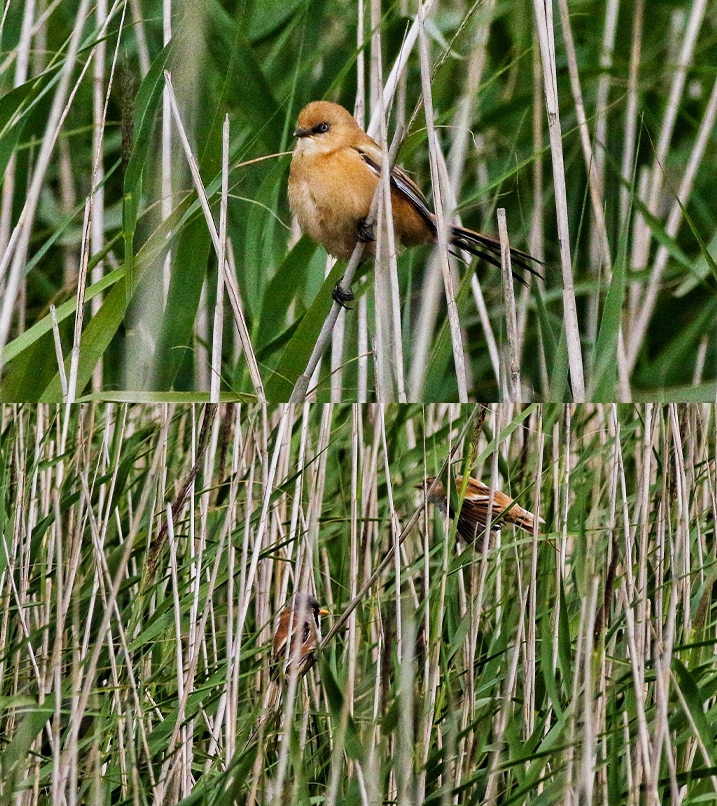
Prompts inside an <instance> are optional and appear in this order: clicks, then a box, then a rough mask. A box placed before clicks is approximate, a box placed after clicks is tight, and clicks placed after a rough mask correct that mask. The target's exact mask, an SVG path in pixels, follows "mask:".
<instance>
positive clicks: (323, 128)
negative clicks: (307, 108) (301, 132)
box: [314, 123, 331, 134]
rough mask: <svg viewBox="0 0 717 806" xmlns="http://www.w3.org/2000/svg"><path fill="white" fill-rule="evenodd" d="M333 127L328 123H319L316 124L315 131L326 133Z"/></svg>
mask: <svg viewBox="0 0 717 806" xmlns="http://www.w3.org/2000/svg"><path fill="white" fill-rule="evenodd" d="M330 128H331V126H329V124H328V123H319V124H317V125H316V126H314V132H316V134H326V132H327V131H328V130H329V129H330Z"/></svg>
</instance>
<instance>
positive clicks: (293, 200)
mask: <svg viewBox="0 0 717 806" xmlns="http://www.w3.org/2000/svg"><path fill="white" fill-rule="evenodd" d="M294 137H296V138H297V141H296V146H295V148H294V153H293V156H292V159H291V171H290V174H289V205H290V207H291V211H292V213H293V214H294V215H295V216H296V218H297V220H298V222H299V226H300V227H301V231H302V232H303V233H305V234H306V235H308V236H309V237H310V238H312V239H313V240H315V241H318V243H320V244H321V245H322V246H323V247H324V248H325V249H326V251H327V252H329V254H331V255H333V256H334V257H336V258H338V259H339V260H348V259H349V258H350V257H351V254H352V252H353V251H354V247H355V246H356V244H357V243H358V241H359V240H361V241H364V242H365V244H366V246H365V248H364V258H371V257H374V255H375V243H374V240H375V234H374V232H373V230H372V227H371V226H367V223H366V219H367V217H368V215H369V211H370V208H371V202H372V200H373V196H374V192H375V190H376V186H377V185H378V181H379V178H380V176H381V164H382V160H383V156H382V152H381V148H380V146H379V145H378V143H376V142H375V141H374V140H373V139H372V138H371V137H369V136H368V135H367V134H366V133H365V132H364V131H363V130H362V129H361V128H360V127H359V125H358V123H357V122H356V121H355V120H354V117H353V116H352V115H351V113H350V112H349V111H348V110H346V109H344V108H343V107H342V106H339V105H338V104H334V103H330V102H329V101H313V102H312V103H310V104H309V105H308V106H306V107H304V109H303V110H302V111H301V113H300V115H299V121H298V126H297V127H296V129H295V130H294ZM391 207H392V210H393V227H394V231H395V235H396V241H397V242H398V243H400V244H402V245H403V246H417V245H419V244H427V243H435V242H436V218H435V216H434V214H433V212H432V211H431V209H430V208H429V206H428V202H427V201H426V198H425V196H424V195H423V193H422V192H421V190H420V189H419V187H418V185H416V183H415V182H414V181H413V180H412V179H411V178H410V177H409V176H408V174H407V173H406V172H405V171H403V170H401V168H393V169H392V171H391ZM448 237H449V241H450V244H451V246H453V247H454V248H456V249H463V250H465V251H467V252H470V253H471V254H473V255H476V256H477V257H482V258H483V259H484V260H487V261H488V262H489V263H492V264H493V265H494V266H498V267H500V265H501V264H500V241H498V240H496V239H495V238H491V237H490V236H489V235H481V234H480V233H478V232H474V231H473V230H470V229H465V228H464V227H456V226H450V225H449V227H448ZM510 253H511V260H512V263H513V265H515V266H519V267H520V268H522V269H524V270H526V271H529V272H532V273H534V274H537V272H536V271H535V269H534V268H533V266H532V262H533V261H535V258H533V257H531V256H530V255H529V254H527V253H525V252H521V251H520V250H518V249H511V250H510ZM536 262H537V261H536ZM347 298H350V296H349V297H347ZM337 301H339V302H341V301H344V300H342V299H338V300H337Z"/></svg>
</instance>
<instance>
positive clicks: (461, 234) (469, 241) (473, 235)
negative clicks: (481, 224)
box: [450, 227, 542, 283]
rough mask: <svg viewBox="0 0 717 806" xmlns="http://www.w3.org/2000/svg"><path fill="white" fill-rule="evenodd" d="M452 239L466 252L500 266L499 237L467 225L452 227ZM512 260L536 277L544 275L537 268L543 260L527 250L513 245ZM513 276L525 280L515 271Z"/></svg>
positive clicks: (453, 243)
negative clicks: (492, 236)
mask: <svg viewBox="0 0 717 806" xmlns="http://www.w3.org/2000/svg"><path fill="white" fill-rule="evenodd" d="M450 241H451V246H453V247H455V248H456V249H464V250H465V251H466V252H470V253H471V254H472V255H475V256H476V257H480V258H483V260H486V261H488V263H490V264H492V265H493V266H497V267H498V268H500V241H499V240H498V239H497V238H491V236H490V235H482V234H481V233H480V232H474V231H473V230H472V229H466V228H465V227H451V228H450ZM510 260H511V264H512V266H513V268H515V267H516V266H517V267H518V268H520V269H523V270H524V271H527V272H530V274H534V275H535V276H536V277H542V275H541V274H540V272H539V271H538V270H537V269H536V268H535V264H536V263H537V264H539V265H542V263H541V261H540V260H538V258H535V257H533V256H532V255H529V254H528V253H527V252H521V250H520V249H514V248H513V247H512V246H511V248H510ZM513 276H514V277H515V278H516V279H517V280H519V281H520V282H522V283H524V282H525V280H524V278H523V277H521V276H520V275H518V274H515V272H513Z"/></svg>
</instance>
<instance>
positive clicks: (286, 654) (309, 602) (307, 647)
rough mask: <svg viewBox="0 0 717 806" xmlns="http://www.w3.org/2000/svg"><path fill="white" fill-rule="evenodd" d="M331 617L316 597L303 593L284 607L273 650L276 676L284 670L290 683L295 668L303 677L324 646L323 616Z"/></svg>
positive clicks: (299, 675) (279, 618)
mask: <svg viewBox="0 0 717 806" xmlns="http://www.w3.org/2000/svg"><path fill="white" fill-rule="evenodd" d="M328 614H329V611H328V610H325V609H323V608H322V607H321V605H320V604H319V602H318V599H316V597H314V596H311V595H310V594H308V593H301V592H299V593H296V594H295V595H294V598H293V599H292V600H291V602H289V603H288V604H286V605H285V606H284V607H283V608H282V610H281V612H280V613H279V617H278V619H277V624H276V632H275V633H274V644H273V646H272V651H271V662H272V666H273V668H274V675H275V676H276V677H278V676H279V673H280V671H281V672H283V674H284V677H285V679H286V681H287V682H288V680H289V677H290V675H291V673H292V667H295V669H296V676H297V678H301V677H303V676H304V675H305V674H306V673H307V672H308V671H309V669H310V668H311V667H312V666H313V665H314V662H315V661H316V650H317V649H318V646H319V644H320V643H321V616H327V615H328Z"/></svg>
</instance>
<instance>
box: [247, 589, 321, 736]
mask: <svg viewBox="0 0 717 806" xmlns="http://www.w3.org/2000/svg"><path fill="white" fill-rule="evenodd" d="M328 613H329V611H328V610H324V609H323V608H322V607H321V605H320V604H319V602H318V600H317V599H316V597H315V596H311V594H309V593H302V592H300V591H299V592H298V593H295V594H294V598H293V599H292V600H291V601H290V602H288V603H287V604H285V605H284V607H282V609H281V610H280V611H279V615H278V616H277V619H276V631H275V632H274V643H273V645H272V649H271V667H272V672H271V680H270V681H269V686H268V687H267V689H266V692H265V694H264V705H263V713H262V715H261V716H260V717H259V719H258V720H257V721H256V722H255V724H254V728H253V730H252V732H251V734H250V736H249V739H248V740H247V745H246V746H247V747H248V746H249V745H250V744H252V743H253V742H254V741H255V740H256V738H257V737H259V736H262V735H263V732H264V730H265V728H266V726H267V725H269V724H270V723H272V722H273V721H274V720H275V719H278V718H279V714H280V712H279V705H280V704H281V698H282V690H283V688H284V686H283V684H284V683H287V684H288V683H289V681H290V679H291V674H292V672H293V671H294V670H295V672H294V673H295V674H296V679H297V681H298V680H300V679H301V678H302V677H303V676H304V675H305V674H306V673H307V672H308V671H309V669H310V668H311V667H312V666H313V665H314V662H315V661H316V650H317V648H318V646H319V644H320V643H321V616H327V615H328Z"/></svg>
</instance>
